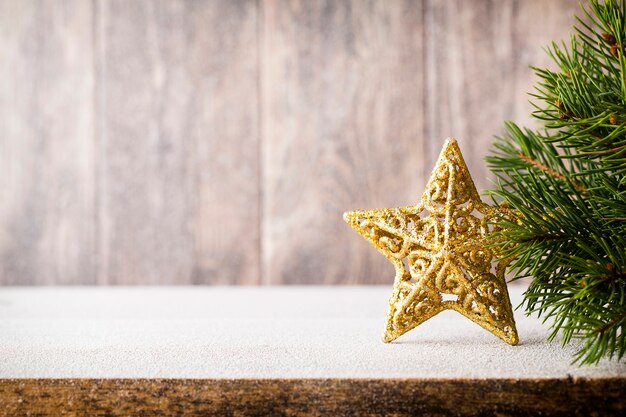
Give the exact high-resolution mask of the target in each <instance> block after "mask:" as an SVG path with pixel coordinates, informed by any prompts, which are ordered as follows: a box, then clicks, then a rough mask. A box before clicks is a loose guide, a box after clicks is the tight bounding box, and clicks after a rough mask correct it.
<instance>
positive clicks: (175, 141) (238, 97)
mask: <svg viewBox="0 0 626 417" xmlns="http://www.w3.org/2000/svg"><path fill="white" fill-rule="evenodd" d="M96 19H97V24H98V31H97V33H98V43H97V50H98V54H99V55H98V58H99V61H98V68H99V73H98V90H99V99H98V115H99V117H100V118H101V125H100V127H99V134H100V137H99V138H98V141H99V144H98V149H99V155H98V156H99V164H100V166H99V169H98V192H99V194H98V195H99V204H98V209H99V211H98V218H99V222H98V231H99V236H98V244H99V253H98V256H99V261H100V264H99V270H98V281H99V283H101V284H108V283H113V284H137V283H141V284H159V283H172V282H175V283H178V284H185V283H196V284H199V283H202V284H208V283H213V284H215V283H230V284H241V283H248V284H250V283H257V282H258V281H259V271H258V265H259V261H258V256H259V248H258V245H259V235H258V201H259V196H258V193H259V189H258V181H257V171H258V166H257V161H258V140H257V139H258V119H257V118H258V116H257V109H258V95H257V93H258V72H257V61H258V57H257V3H256V2H255V1H237V2H207V1H203V2H189V1H171V2H170V1H161V2H152V1H134V2H127V1H101V2H99V7H98V8H97V14H96Z"/></svg>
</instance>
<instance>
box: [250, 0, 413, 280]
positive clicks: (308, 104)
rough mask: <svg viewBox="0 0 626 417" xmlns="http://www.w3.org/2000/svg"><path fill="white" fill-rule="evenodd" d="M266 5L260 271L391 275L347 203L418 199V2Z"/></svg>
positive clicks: (282, 276)
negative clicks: (350, 220)
mask: <svg viewBox="0 0 626 417" xmlns="http://www.w3.org/2000/svg"><path fill="white" fill-rule="evenodd" d="M263 8H264V10H263V22H264V31H263V49H262V55H261V60H262V73H263V75H262V99H263V101H262V102H263V109H262V111H263V113H262V115H263V119H262V133H261V134H262V138H263V139H262V140H263V148H262V152H263V155H262V161H263V162H262V164H263V173H264V176H263V178H262V183H263V192H264V194H263V210H262V211H263V217H262V230H263V240H262V248H263V257H262V262H263V280H264V282H265V283H271V284H273V283H323V284H338V283H342V284H345V283H356V282H358V283H385V282H389V283H390V282H392V280H393V267H392V266H391V265H390V264H389V263H388V262H386V260H385V259H384V258H383V257H382V256H380V255H379V254H377V253H375V251H373V250H371V249H370V248H369V247H368V245H367V244H366V243H363V242H359V240H358V239H356V235H354V233H353V232H352V231H351V230H350V229H349V228H348V227H346V225H345V224H344V222H343V220H342V213H343V212H344V211H346V210H349V209H354V208H366V207H376V206H385V205H400V204H407V203H410V202H414V201H417V200H418V199H419V192H420V190H421V188H422V187H423V185H424V183H425V180H424V178H423V177H422V175H421V172H422V171H423V159H422V155H423V149H422V147H423V146H422V145H423V143H424V142H423V130H424V126H423V117H422V115H423V111H422V108H423V82H422V77H423V72H424V67H423V33H422V28H423V24H422V8H423V5H422V2H421V1H392V2H376V1H373V2H348V1H340V2H335V1H318V2H308V1H267V2H264V3H263Z"/></svg>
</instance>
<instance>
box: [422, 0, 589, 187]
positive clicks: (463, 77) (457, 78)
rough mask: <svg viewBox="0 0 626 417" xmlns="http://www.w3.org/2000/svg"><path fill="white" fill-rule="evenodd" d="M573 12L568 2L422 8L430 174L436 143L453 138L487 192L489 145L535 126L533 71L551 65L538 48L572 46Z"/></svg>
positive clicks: (513, 0)
mask: <svg viewBox="0 0 626 417" xmlns="http://www.w3.org/2000/svg"><path fill="white" fill-rule="evenodd" d="M577 11H579V7H578V2H577V1H571V0H554V1H549V2H546V1H541V0H530V1H529V0H505V1H500V0H484V1H471V2H468V1H462V0H452V1H450V0H428V1H427V2H426V12H425V34H424V37H425V39H426V86H425V88H426V98H427V99H426V106H425V112H426V115H425V120H426V122H425V126H426V131H425V137H426V138H427V146H426V147H427V163H426V166H427V167H428V169H430V167H431V166H432V165H433V164H434V163H435V161H436V159H437V157H438V156H439V152H440V149H441V144H440V142H439V140H440V138H443V137H447V136H453V137H456V138H458V139H459V145H460V146H461V149H462V151H463V155H464V157H465V159H466V161H467V163H468V167H469V169H470V171H471V173H472V175H473V177H474V181H475V183H476V186H477V187H478V188H479V189H485V188H489V187H490V183H489V181H488V177H489V173H488V169H487V166H486V164H485V162H484V157H485V156H486V155H487V152H488V150H489V148H490V144H491V142H492V141H493V137H494V135H496V134H500V133H501V132H502V131H503V127H502V126H503V121H504V120H514V121H516V122H518V123H522V124H523V125H527V126H533V125H534V124H533V123H534V122H533V121H532V120H531V118H530V113H531V112H532V110H533V108H532V106H531V105H530V103H529V102H528V100H529V98H530V97H529V96H528V95H527V93H528V92H531V91H532V88H533V85H534V83H535V81H536V79H535V76H534V73H533V71H532V69H531V68H530V65H533V66H539V67H542V66H546V65H549V64H550V60H549V58H548V56H547V55H546V53H545V52H544V51H543V49H542V48H543V47H544V46H547V45H549V44H550V42H552V41H553V40H554V41H559V40H562V39H567V38H569V33H570V30H569V27H570V26H571V25H573V23H574V18H573V14H574V12H577ZM428 174H429V172H424V174H423V175H425V176H428Z"/></svg>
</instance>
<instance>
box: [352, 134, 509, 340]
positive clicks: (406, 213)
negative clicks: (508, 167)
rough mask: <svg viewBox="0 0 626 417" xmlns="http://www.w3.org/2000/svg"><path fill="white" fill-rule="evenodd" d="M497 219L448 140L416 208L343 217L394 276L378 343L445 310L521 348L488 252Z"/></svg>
mask: <svg viewBox="0 0 626 417" xmlns="http://www.w3.org/2000/svg"><path fill="white" fill-rule="evenodd" d="M497 213H498V208H496V207H491V206H488V205H486V204H485V203H483V202H482V200H481V199H480V196H479V194H478V191H477V190H476V186H475V185H474V182H473V180H472V178H471V175H470V173H469V170H468V169H467V165H466V164H465V161H464V159H463V156H462V154H461V150H460V148H459V146H458V143H457V141H456V140H455V139H448V140H447V141H446V143H445V145H444V147H443V149H442V151H441V154H440V156H439V159H438V160H437V163H436V164H435V168H434V170H433V173H432V175H431V177H430V179H429V181H428V183H427V185H426V189H425V191H424V193H423V194H422V197H421V199H420V201H419V202H418V204H417V205H415V206H405V207H397V208H384V209H374V210H355V211H351V212H346V213H344V216H343V217H344V220H345V221H346V222H347V223H348V224H349V225H350V226H351V227H352V228H353V229H354V230H356V231H357V232H358V233H359V234H360V235H361V236H363V237H364V238H365V239H366V240H368V241H369V242H370V243H371V244H372V245H373V246H374V247H375V248H376V249H377V250H378V251H379V252H380V253H382V254H383V255H384V256H385V257H386V258H387V259H388V260H389V261H390V262H391V263H392V264H393V265H394V268H395V271H396V275H395V279H394V286H393V292H392V295H391V297H390V300H389V310H388V312H387V325H386V327H385V331H384V333H383V341H385V342H391V341H393V340H395V339H396V338H398V337H400V336H401V335H403V334H404V333H406V332H408V331H409V330H411V329H413V328H415V327H417V326H418V325H420V324H421V323H423V322H424V321H426V320H428V319H430V318H431V317H433V316H435V315H436V314H438V313H440V312H441V311H443V310H447V309H450V310H455V311H457V312H459V313H461V314H463V315H464V316H466V317H467V318H469V319H470V320H472V321H474V322H475V323H477V324H478V325H480V326H481V327H483V328H485V329H486V330H488V331H490V332H492V333H493V334H495V335H496V336H498V337H499V338H501V339H502V340H504V341H505V342H507V343H509V344H512V345H515V344H517V343H518V337H517V330H516V328H515V321H514V318H513V311H512V307H511V302H510V300H509V295H508V290H507V287H506V281H505V279H504V270H505V268H506V261H498V260H497V256H496V254H495V253H494V249H492V248H491V246H490V245H489V243H490V242H489V236H488V235H489V232H490V230H491V227H492V225H491V224H490V223H489V219H490V218H491V217H492V216H494V215H496V214H497ZM494 259H495V260H494Z"/></svg>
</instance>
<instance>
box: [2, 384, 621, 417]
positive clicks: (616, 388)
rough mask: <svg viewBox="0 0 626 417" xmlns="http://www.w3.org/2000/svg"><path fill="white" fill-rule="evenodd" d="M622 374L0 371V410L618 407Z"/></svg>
mask: <svg viewBox="0 0 626 417" xmlns="http://www.w3.org/2000/svg"><path fill="white" fill-rule="evenodd" d="M625 389H626V383H625V382H624V379H566V380H563V379H538V380H513V379H495V380H484V379H480V380H472V379H460V380H449V379H380V380H376V379H260V380H259V379H237V380H229V379H3V380H0V402H1V403H2V405H3V407H2V409H1V410H0V415H2V416H11V417H17V416H26V415H65V416H86V415H106V416H128V415H136V416H144V415H145V416H147V415H186V416H206V415H224V416H230V415H238V416H248V415H251V416H252V415H254V416H260V415H272V416H288V415H289V416H291V415H297V416H330V415H332V416H378V415H385V416H388V415H394V416H414V415H429V416H539V415H542V416H545V415H550V416H567V417H571V416H589V415H597V416H621V415H623V413H624V412H625V411H626V402H625V401H624V394H625V393H626V392H625Z"/></svg>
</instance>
